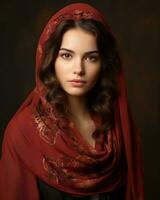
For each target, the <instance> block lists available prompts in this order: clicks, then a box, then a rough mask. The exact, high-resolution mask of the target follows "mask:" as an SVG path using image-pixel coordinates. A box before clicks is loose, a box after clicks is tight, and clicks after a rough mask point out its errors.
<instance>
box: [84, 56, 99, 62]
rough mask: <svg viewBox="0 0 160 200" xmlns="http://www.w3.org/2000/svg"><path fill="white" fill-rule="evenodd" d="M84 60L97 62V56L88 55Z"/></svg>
mask: <svg viewBox="0 0 160 200" xmlns="http://www.w3.org/2000/svg"><path fill="white" fill-rule="evenodd" d="M86 60H89V61H93V62H94V61H97V60H98V56H93V55H89V56H86Z"/></svg>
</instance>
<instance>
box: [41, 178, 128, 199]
mask: <svg viewBox="0 0 160 200" xmlns="http://www.w3.org/2000/svg"><path fill="white" fill-rule="evenodd" d="M37 184H38V188H39V193H40V200H123V199H124V189H123V188H121V189H120V190H119V191H117V192H112V193H104V194H101V195H94V196H87V197H74V196H72V195H70V194H67V193H65V192H62V191H59V190H57V189H56V188H53V187H51V186H49V185H47V184H46V183H44V182H43V181H41V180H39V179H38V180H37Z"/></svg>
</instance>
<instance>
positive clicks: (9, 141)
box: [0, 3, 144, 200]
mask: <svg viewBox="0 0 160 200" xmlns="http://www.w3.org/2000/svg"><path fill="white" fill-rule="evenodd" d="M67 19H73V20H79V19H94V20H96V21H99V22H100V23H102V24H103V26H104V28H106V29H107V31H109V32H110V31H111V30H110V28H109V27H108V24H107V22H106V19H105V18H104V17H103V16H102V14H101V13H100V12H99V11H97V10H96V9H95V8H93V7H92V6H90V5H88V4H84V3H74V4H71V5H69V6H66V7H64V8H63V9H61V10H60V11H59V12H57V13H56V14H54V15H53V16H52V18H51V19H50V20H49V22H48V24H47V25H46V27H45V28H44V30H43V32H42V34H41V37H40V40H39V44H38V48H37V54H36V87H35V89H34V90H33V91H32V92H31V93H30V95H29V96H28V98H27V99H26V100H25V102H24V103H23V105H22V106H21V107H20V109H19V110H18V111H17V112H16V114H15V115H14V117H13V118H12V120H11V121H10V123H9V124H8V126H7V128H6V131H5V136H4V140H3V148H2V158H1V161H0V199H2V200H11V199H12V200H22V199H24V200H29V199H34V200H38V199H39V192H38V188H37V178H39V179H41V180H43V181H44V182H45V183H47V184H48V185H50V186H53V187H55V188H57V189H59V190H60V191H63V192H67V193H69V194H71V195H75V196H87V195H94V194H100V193H105V192H111V191H116V190H118V189H119V188H120V187H121V186H125V200H143V199H144V193H143V170H142V160H141V150H140V138H139V134H138V132H137V130H136V129H135V127H134V125H133V121H132V118H131V115H130V112H129V108H128V101H127V94H126V87H125V80H124V75H123V68H122V67H121V70H120V73H119V75H118V94H119V95H118V98H117V101H116V104H115V109H114V112H115V113H114V120H115V122H114V124H115V125H114V128H113V129H112V130H109V131H108V133H107V137H104V136H103V135H102V137H101V140H100V141H99V143H98V144H96V145H97V146H96V148H93V147H91V146H90V145H89V144H87V143H86V142H85V141H84V140H83V139H82V137H81V136H80V134H79V133H78V131H77V129H76V128H75V127H74V126H73V127H72V124H71V125H70V128H69V127H67V124H65V123H64V124H63V123H60V121H59V119H58V118H57V115H56V114H55V113H54V110H53V109H50V105H49V103H48V102H47V101H46V98H45V95H46V87H45V86H44V85H43V83H42V82H41V81H40V72H41V66H42V62H43V59H44V56H45V45H46V43H47V41H48V39H49V38H50V36H51V34H54V31H55V28H56V26H57V25H58V24H59V23H61V22H62V21H64V20H67ZM40 100H41V102H42V104H43V108H44V110H45V112H44V114H39V113H38V112H37V109H36V108H37V105H38V103H39V101H40ZM46 113H47V114H46ZM95 123H98V122H96V121H95ZM102 146H103V148H99V147H102Z"/></svg>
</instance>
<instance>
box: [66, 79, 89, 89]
mask: <svg viewBox="0 0 160 200" xmlns="http://www.w3.org/2000/svg"><path fill="white" fill-rule="evenodd" d="M69 82H70V83H71V84H72V86H74V87H82V86H83V85H84V84H85V83H86V81H84V80H78V79H74V80H70V81H69Z"/></svg>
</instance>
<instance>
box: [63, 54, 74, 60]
mask: <svg viewBox="0 0 160 200" xmlns="http://www.w3.org/2000/svg"><path fill="white" fill-rule="evenodd" d="M60 56H61V57H62V58H63V59H65V60H69V59H71V58H72V56H71V55H70V54H69V53H62V54H60Z"/></svg>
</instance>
